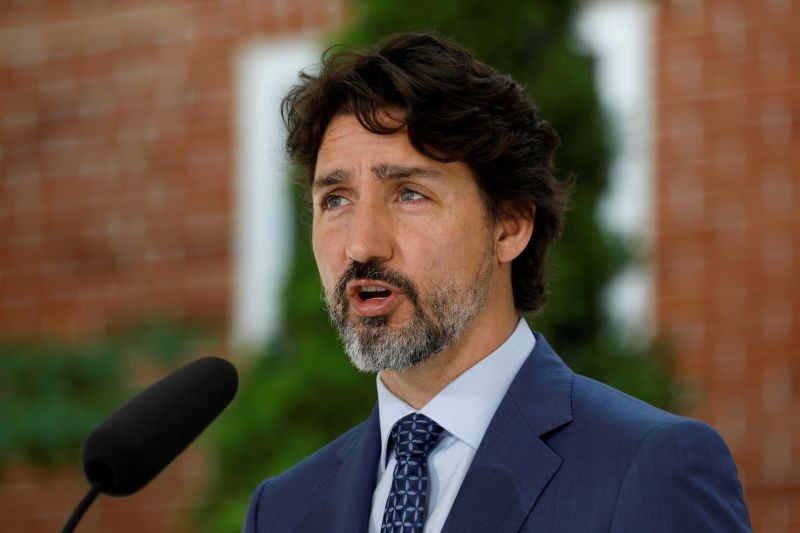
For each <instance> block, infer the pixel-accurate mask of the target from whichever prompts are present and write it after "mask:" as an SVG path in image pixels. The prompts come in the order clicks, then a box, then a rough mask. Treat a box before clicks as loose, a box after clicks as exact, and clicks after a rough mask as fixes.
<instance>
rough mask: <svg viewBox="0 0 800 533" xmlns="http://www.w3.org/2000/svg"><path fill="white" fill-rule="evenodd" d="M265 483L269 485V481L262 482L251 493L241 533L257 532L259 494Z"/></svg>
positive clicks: (262, 490)
mask: <svg viewBox="0 0 800 533" xmlns="http://www.w3.org/2000/svg"><path fill="white" fill-rule="evenodd" d="M267 483H269V479H266V480H264V481H262V482H261V484H260V485H259V486H258V487H257V488H256V491H255V492H254V493H253V497H252V499H251V500H250V507H249V508H248V509H247V518H245V522H244V527H242V533H256V532H257V531H258V511H259V506H260V503H261V494H262V493H263V492H264V489H265V488H266V486H267Z"/></svg>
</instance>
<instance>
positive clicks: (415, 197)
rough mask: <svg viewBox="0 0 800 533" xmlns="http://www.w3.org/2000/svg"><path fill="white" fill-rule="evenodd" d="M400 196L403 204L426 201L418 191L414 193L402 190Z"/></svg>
mask: <svg viewBox="0 0 800 533" xmlns="http://www.w3.org/2000/svg"><path fill="white" fill-rule="evenodd" d="M399 196H400V201H401V202H416V201H419V200H424V199H425V196H424V195H423V194H421V193H418V192H417V191H412V190H411V189H403V190H401V191H400V195H399Z"/></svg>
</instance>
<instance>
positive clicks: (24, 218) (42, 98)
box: [0, 0, 341, 532]
mask: <svg viewBox="0 0 800 533" xmlns="http://www.w3.org/2000/svg"><path fill="white" fill-rule="evenodd" d="M340 7H341V6H340V3H339V2H338V1H324V0H304V1H288V0H273V1H270V0H242V1H239V2H223V1H210V0H203V1H189V0H176V1H153V0H149V1H148V0H144V1H143V0H138V1H130V0H114V1H100V0H82V1H81V0H72V1H66V0H43V1H20V2H4V3H3V5H2V7H0V11H1V12H2V15H0V337H4V336H9V335H25V336H38V335H43V336H48V337H49V336H57V337H62V338H65V337H66V338H73V337H83V336H86V335H92V334H95V333H102V332H104V331H105V330H106V329H108V328H109V327H116V326H124V325H126V324H129V323H131V322H136V321H139V320H141V319H143V318H149V317H151V316H153V315H158V316H160V317H170V318H173V319H180V320H191V321H205V322H211V323H213V324H216V325H217V326H218V327H219V328H223V327H225V326H226V325H227V320H228V318H229V317H228V315H229V309H230V307H231V305H230V298H231V289H232V283H231V276H232V273H231V266H232V257H231V242H232V238H231V237H232V223H233V217H232V208H233V205H232V200H233V194H232V192H233V187H234V171H235V162H234V146H233V127H234V124H233V118H234V109H235V103H234V102H233V100H232V98H233V94H234V89H235V87H234V86H233V83H234V64H233V61H234V59H235V57H236V53H237V51H238V50H239V49H240V48H241V47H242V46H243V45H244V44H245V43H247V42H248V41H250V40H251V39H255V38H258V37H275V36H284V35H287V34H293V33H294V34H296V33H297V32H300V31H303V32H308V31H312V32H317V33H320V32H322V31H324V28H328V27H330V26H331V25H333V24H335V23H336V22H337V21H338V20H339V19H340V18H341V14H340V13H339V11H340ZM76 462H77V459H76ZM204 471H205V470H204V467H203V462H202V460H200V459H198V458H197V457H196V456H192V455H191V454H190V456H188V457H186V458H181V459H180V460H179V462H178V463H177V464H176V465H173V466H172V467H171V468H170V469H169V470H168V471H167V472H166V473H165V474H164V475H163V476H162V477H160V478H158V479H157V480H156V481H155V482H154V483H153V485H151V486H148V488H147V490H146V491H144V492H143V493H141V494H140V495H137V496H134V497H132V498H130V499H125V500H118V499H110V498H101V500H102V501H100V502H98V504H97V507H96V508H93V509H92V510H91V511H90V514H89V515H87V517H86V523H85V525H84V527H82V528H81V529H80V530H81V531H85V532H90V531H116V532H122V531H143V530H144V531H179V530H181V529H182V527H183V526H182V525H181V524H183V522H182V517H183V514H185V512H186V511H187V509H189V506H190V503H189V501H190V499H191V497H192V496H193V495H194V494H196V493H197V491H198V488H199V487H200V486H201V485H202V481H203V479H204ZM85 489H86V486H85V482H83V481H82V479H81V477H80V475H79V474H78V472H76V471H75V470H65V471H58V472H56V473H41V472H33V471H30V470H29V469H28V468H27V467H14V468H13V469H12V470H11V472H7V473H6V475H5V477H4V478H3V479H2V485H0V530H2V531H55V530H57V529H58V528H59V527H60V526H61V525H63V523H64V521H65V520H66V518H67V516H68V514H69V511H70V510H71V509H72V507H73V506H74V505H75V504H77V502H78V501H79V500H80V498H81V496H82V495H83V492H84V491H85Z"/></svg>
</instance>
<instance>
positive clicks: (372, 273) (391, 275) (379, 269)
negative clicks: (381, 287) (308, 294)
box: [334, 261, 418, 304]
mask: <svg viewBox="0 0 800 533" xmlns="http://www.w3.org/2000/svg"><path fill="white" fill-rule="evenodd" d="M357 279H371V280H375V281H382V282H384V283H388V284H390V285H394V286H395V287H397V288H399V289H400V290H401V291H403V294H405V295H406V297H407V298H408V299H409V300H411V303H413V304H416V303H417V298H418V293H417V288H416V286H415V285H414V283H413V282H412V281H411V280H410V279H408V278H407V277H406V276H404V275H403V274H401V273H400V272H397V271H396V270H391V269H388V268H386V267H385V266H383V265H381V264H380V263H379V262H378V261H369V262H368V263H360V262H358V261H353V262H352V263H350V264H349V265H348V266H347V268H346V269H345V271H344V274H342V277H341V279H340V280H339V282H338V283H337V284H336V288H335V290H334V294H336V297H337V298H338V299H340V301H342V300H343V299H344V298H345V289H346V287H347V284H348V283H349V282H351V281H354V280H357Z"/></svg>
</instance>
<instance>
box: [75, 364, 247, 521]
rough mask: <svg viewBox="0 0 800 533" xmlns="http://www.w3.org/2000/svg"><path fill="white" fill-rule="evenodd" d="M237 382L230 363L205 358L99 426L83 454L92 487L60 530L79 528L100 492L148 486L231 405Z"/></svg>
mask: <svg viewBox="0 0 800 533" xmlns="http://www.w3.org/2000/svg"><path fill="white" fill-rule="evenodd" d="M238 383H239V379H238V376H237V373H236V368H235V367H234V366H233V365H232V364H231V363H230V362H228V361H226V360H225V359H221V358H219V357H204V358H202V359H198V360H196V361H192V362H191V363H189V364H187V365H185V366H183V367H181V368H179V369H178V370H176V371H175V372H173V373H171V374H170V375H168V376H167V377H165V378H163V379H162V380H161V381H158V382H156V383H154V384H153V385H151V386H150V387H148V388H147V389H145V390H143V391H142V392H140V393H139V394H137V395H136V396H134V397H133V398H131V400H129V401H128V403H126V404H125V405H123V406H122V407H121V408H120V409H119V410H118V411H117V412H115V413H114V414H113V415H111V416H110V417H109V418H108V419H107V420H106V421H105V422H103V423H102V424H100V426H98V427H97V428H96V429H95V430H94V431H93V432H92V433H91V434H90V435H89V437H88V438H87V439H86V441H85V442H84V444H83V451H82V454H81V464H82V466H83V472H84V475H85V476H86V479H87V480H88V481H89V483H91V484H92V489H91V490H90V491H89V493H88V494H87V495H86V497H85V498H84V500H83V501H82V502H81V503H80V504H79V505H78V508H76V510H75V512H74V513H73V516H72V517H71V518H70V521H68V522H67V525H66V526H65V527H64V529H63V530H62V531H64V532H67V531H72V530H73V529H74V528H75V526H76V525H77V523H78V521H79V520H80V518H81V516H82V515H83V513H84V512H86V509H87V508H88V507H89V505H91V503H92V502H93V501H94V499H95V498H96V497H97V495H98V494H99V493H100V492H102V493H105V494H109V495H112V496H127V495H129V494H133V493H134V492H136V491H138V490H139V489H141V488H142V487H144V486H145V485H146V484H147V483H149V482H150V480H152V479H153V478H154V477H155V476H156V475H157V474H158V473H159V472H161V470H163V469H164V467H166V466H167V465H168V464H169V463H170V462H171V461H172V460H173V459H175V457H177V456H178V454H180V453H181V452H182V451H183V450H184V449H186V447H187V446H189V444H191V442H192V441H193V440H194V439H195V438H197V436H198V435H200V433H202V432H203V430H204V429H205V428H206V427H208V425H209V424H211V422H213V421H214V419H215V418H216V417H217V416H218V415H219V414H220V413H221V412H222V411H223V410H224V409H225V407H227V405H228V404H229V403H230V402H231V400H233V397H234V396H235V395H236V389H237V387H238ZM76 515H77V516H76Z"/></svg>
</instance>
